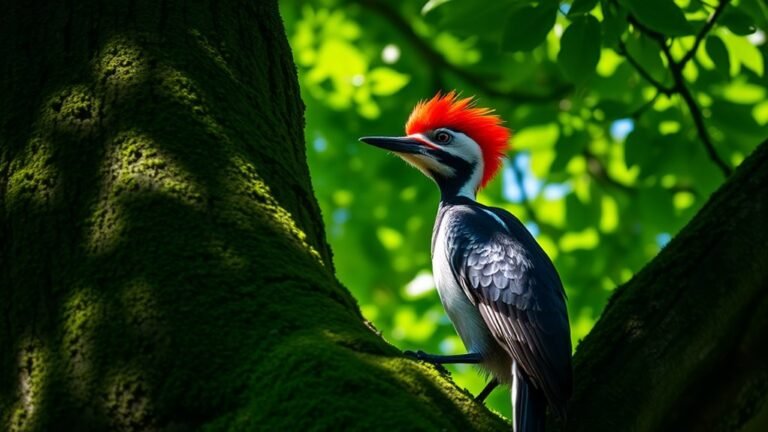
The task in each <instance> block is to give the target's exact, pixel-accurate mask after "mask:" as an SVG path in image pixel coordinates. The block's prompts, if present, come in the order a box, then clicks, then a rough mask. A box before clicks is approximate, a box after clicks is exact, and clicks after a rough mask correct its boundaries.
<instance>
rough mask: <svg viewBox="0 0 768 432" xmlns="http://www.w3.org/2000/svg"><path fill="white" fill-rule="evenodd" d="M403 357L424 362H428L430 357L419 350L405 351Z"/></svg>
mask: <svg viewBox="0 0 768 432" xmlns="http://www.w3.org/2000/svg"><path fill="white" fill-rule="evenodd" d="M403 355H404V356H406V357H410V358H412V359H416V360H424V361H426V360H427V359H428V357H429V355H428V354H427V353H425V352H424V351H422V350H418V351H411V350H405V351H403Z"/></svg>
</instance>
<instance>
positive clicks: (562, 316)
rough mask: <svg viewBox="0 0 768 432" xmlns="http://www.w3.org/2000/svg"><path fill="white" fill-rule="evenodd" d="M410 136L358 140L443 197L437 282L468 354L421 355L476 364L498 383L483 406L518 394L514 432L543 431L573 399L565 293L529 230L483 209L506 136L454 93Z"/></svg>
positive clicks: (435, 248) (426, 109)
mask: <svg viewBox="0 0 768 432" xmlns="http://www.w3.org/2000/svg"><path fill="white" fill-rule="evenodd" d="M406 130H407V132H408V133H409V135H407V136H405V137H365V138H361V139H360V140H361V141H363V142H365V143H368V144H371V145H374V146H377V147H380V148H383V149H386V150H389V151H391V152H393V153H395V154H396V155H398V156H400V157H401V158H403V159H404V160H405V161H406V162H408V163H409V164H411V165H413V166H415V167H416V168H418V169H419V170H420V171H421V172H423V173H424V174H425V175H426V176H427V177H429V178H431V179H432V180H434V181H435V183H436V184H437V185H438V187H439V188H440V193H441V201H440V206H439V210H438V214H437V219H436V221H435V226H434V230H433V234H432V272H433V275H434V278H435V285H436V286H437V290H438V293H439V294H440V300H441V302H442V304H443V307H444V308H445V311H446V313H447V314H448V317H449V318H450V320H451V322H452V323H453V325H454V327H455V328H456V332H457V333H458V334H459V336H460V337H461V339H462V341H463V342H464V345H465V346H466V348H467V351H468V354H464V355H458V356H440V355H430V354H425V353H423V352H418V353H413V354H414V356H415V357H416V358H418V359H423V360H427V361H431V362H434V363H462V362H463V363H478V364H479V365H480V366H481V367H482V368H483V369H485V370H486V371H488V372H489V373H490V374H491V375H492V376H493V377H494V381H492V382H491V383H490V384H489V386H488V387H487V388H486V389H485V390H483V392H482V393H481V396H480V397H481V399H482V398H484V397H485V396H487V394H488V392H490V390H492V389H493V387H494V386H495V384H494V383H502V384H508V385H510V386H511V396H512V404H513V407H514V410H513V411H514V421H513V426H514V430H515V431H516V432H533V431H536V432H538V431H543V430H544V424H545V419H546V415H545V411H546V407H547V405H549V406H550V407H551V409H552V410H553V412H554V413H556V414H557V415H558V416H559V417H561V418H564V416H565V412H566V405H567V401H568V399H569V398H570V395H571V338H570V328H569V325H568V312H567V309H566V304H565V292H564V290H563V286H562V284H561V282H560V278H559V276H558V274H557V271H556V270H555V267H554V265H553V264H552V262H551V261H550V259H549V257H547V255H546V254H545V253H544V251H543V250H542V249H541V247H540V246H539V245H538V243H536V240H535V239H534V238H533V236H532V235H531V234H530V233H529V232H528V230H527V229H526V228H525V226H524V225H523V224H522V223H521V222H520V221H519V220H518V219H517V218H515V217H514V216H513V215H511V214H510V213H508V212H507V211H505V210H503V209H499V208H494V207H487V206H484V205H482V204H480V203H478V202H476V201H475V195H476V193H477V191H478V190H479V189H480V187H481V186H482V185H484V184H485V183H486V182H487V181H488V180H489V179H490V178H492V177H493V175H494V174H495V173H496V172H497V170H498V169H499V167H500V163H499V157H501V155H503V153H502V152H501V150H502V148H503V147H506V145H507V143H506V141H507V140H508V138H509V133H508V130H506V129H505V128H503V127H502V126H501V125H500V119H499V118H498V117H497V116H494V115H492V114H491V113H490V111H489V110H487V109H482V108H474V107H473V106H472V105H471V100H470V99H458V98H457V96H456V95H455V94H454V93H449V94H448V95H440V94H438V95H437V96H435V98H433V99H431V100H430V101H428V102H422V103H420V104H419V105H417V106H416V108H415V109H414V112H413V113H412V114H411V118H410V119H409V121H408V125H407V126H406ZM473 136H476V137H479V142H478V141H475V139H473Z"/></svg>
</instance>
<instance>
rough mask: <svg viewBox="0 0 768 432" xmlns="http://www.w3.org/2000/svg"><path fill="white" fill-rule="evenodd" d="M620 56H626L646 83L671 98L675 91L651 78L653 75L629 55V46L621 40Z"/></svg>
mask: <svg viewBox="0 0 768 432" xmlns="http://www.w3.org/2000/svg"><path fill="white" fill-rule="evenodd" d="M619 54H621V55H622V56H624V58H626V59H627V61H628V62H629V64H631V65H632V67H634V68H635V70H636V71H637V73H639V74H640V76H641V77H643V78H644V79H645V80H646V81H648V82H649V83H650V84H651V85H652V86H654V87H656V90H658V91H659V92H660V93H663V94H665V95H667V96H669V95H670V94H672V93H673V92H674V90H673V89H672V88H671V87H667V86H665V85H664V84H662V83H661V82H659V81H658V80H656V78H654V77H653V76H651V74H650V73H649V72H648V71H647V70H645V68H643V66H642V65H641V64H640V63H639V62H638V61H637V60H635V58H634V57H632V55H630V54H629V51H628V50H627V45H626V44H625V43H624V41H623V40H621V39H619Z"/></svg>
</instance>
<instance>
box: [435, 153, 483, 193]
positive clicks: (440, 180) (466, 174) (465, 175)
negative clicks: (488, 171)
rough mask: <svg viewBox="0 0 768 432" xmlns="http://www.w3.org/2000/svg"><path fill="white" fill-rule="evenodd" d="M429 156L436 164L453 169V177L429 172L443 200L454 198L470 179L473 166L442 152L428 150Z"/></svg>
mask: <svg viewBox="0 0 768 432" xmlns="http://www.w3.org/2000/svg"><path fill="white" fill-rule="evenodd" d="M429 154H430V156H432V157H433V158H434V159H435V160H436V161H437V162H439V163H440V164H442V165H445V166H448V167H451V168H453V171H454V174H453V176H451V177H446V176H444V175H442V174H440V173H438V172H434V171H432V170H430V174H431V175H432V178H433V179H434V180H435V183H437V185H438V186H439V187H440V192H441V193H442V195H443V198H448V197H454V196H456V195H458V193H459V190H461V187H462V186H464V184H466V183H467V182H468V181H469V179H470V178H471V177H472V172H473V171H474V169H475V164H474V163H471V162H467V161H466V160H464V159H462V158H460V157H458V156H456V155H453V154H451V153H448V152H446V151H443V150H431V149H430V150H429Z"/></svg>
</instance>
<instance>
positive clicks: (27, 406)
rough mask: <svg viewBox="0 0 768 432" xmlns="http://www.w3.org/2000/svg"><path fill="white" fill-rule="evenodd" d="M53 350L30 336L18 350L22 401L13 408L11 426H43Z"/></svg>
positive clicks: (18, 428)
mask: <svg viewBox="0 0 768 432" xmlns="http://www.w3.org/2000/svg"><path fill="white" fill-rule="evenodd" d="M49 361H50V353H49V352H48V350H47V349H45V348H44V347H43V345H42V344H41V342H40V341H39V340H34V339H32V338H28V339H26V340H24V341H23V342H22V344H21V347H20V350H19V353H18V362H19V363H18V369H17V370H16V371H17V373H18V380H19V382H18V392H19V395H18V402H17V404H16V406H15V407H12V408H11V415H10V420H9V425H8V426H9V430H10V431H12V432H17V431H19V432H21V431H31V430H36V429H37V428H38V427H39V422H40V416H41V415H44V414H41V413H40V411H42V410H43V409H44V406H42V403H43V395H44V392H45V390H46V388H45V386H46V384H47V382H46V380H47V374H48V372H49V364H48V363H49Z"/></svg>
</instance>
